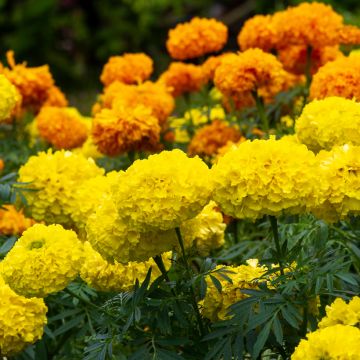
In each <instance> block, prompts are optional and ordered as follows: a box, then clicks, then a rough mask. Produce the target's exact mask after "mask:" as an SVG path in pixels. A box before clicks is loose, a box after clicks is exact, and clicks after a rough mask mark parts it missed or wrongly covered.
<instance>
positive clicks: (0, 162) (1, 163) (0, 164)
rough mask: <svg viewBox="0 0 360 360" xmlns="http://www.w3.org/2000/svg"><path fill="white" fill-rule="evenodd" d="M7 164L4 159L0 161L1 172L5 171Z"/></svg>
mask: <svg viewBox="0 0 360 360" xmlns="http://www.w3.org/2000/svg"><path fill="white" fill-rule="evenodd" d="M4 167H5V162H4V160H3V159H0V172H1V171H3V170H4Z"/></svg>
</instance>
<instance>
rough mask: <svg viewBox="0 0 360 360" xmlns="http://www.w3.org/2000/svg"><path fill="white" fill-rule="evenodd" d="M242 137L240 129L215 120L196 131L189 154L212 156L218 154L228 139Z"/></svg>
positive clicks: (237, 139) (236, 139) (232, 139)
mask: <svg viewBox="0 0 360 360" xmlns="http://www.w3.org/2000/svg"><path fill="white" fill-rule="evenodd" d="M240 138H241V133H240V131H239V130H238V129H236V128H235V127H232V126H229V125H227V124H226V123H225V122H224V121H220V120H214V121H213V122H212V123H211V124H209V125H206V126H204V127H202V128H201V129H199V130H198V131H197V132H196V133H195V135H194V137H193V138H192V139H191V142H190V144H189V148H188V154H189V155H190V156H195V155H199V156H201V157H207V156H209V157H211V156H214V155H216V153H217V152H218V150H219V149H220V148H222V147H223V146H225V145H226V144H227V142H228V141H232V142H237V141H239V140H240Z"/></svg>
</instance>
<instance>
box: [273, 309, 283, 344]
mask: <svg viewBox="0 0 360 360" xmlns="http://www.w3.org/2000/svg"><path fill="white" fill-rule="evenodd" d="M272 330H273V332H274V335H275V338H276V341H277V342H278V343H279V345H282V343H283V339H284V334H283V331H282V327H281V323H280V320H279V318H278V317H277V316H275V317H274V320H273V326H272Z"/></svg>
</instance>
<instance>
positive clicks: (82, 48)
mask: <svg viewBox="0 0 360 360" xmlns="http://www.w3.org/2000/svg"><path fill="white" fill-rule="evenodd" d="M301 2H303V1H296V0H289V1H285V0H247V1H241V0H221V1H212V0H101V1H100V0H98V1H96V0H0V50H1V51H0V54H1V56H0V58H1V61H4V60H5V52H6V51H7V50H9V49H13V50H14V51H15V56H16V61H17V62H22V61H27V63H28V64H29V65H30V66H38V65H42V64H49V65H50V68H51V71H52V73H53V75H54V77H55V80H56V83H57V84H58V85H59V86H60V87H61V88H62V89H63V90H64V91H65V92H66V93H67V95H68V96H69V98H70V102H72V103H74V102H75V103H76V105H78V106H80V108H82V106H81V103H89V102H91V101H93V100H94V99H95V96H96V93H97V92H99V91H100V89H101V85H100V82H99V76H100V73H101V69H102V66H103V64H104V63H105V62H106V61H107V59H108V58H109V56H111V55H119V54H121V53H123V52H138V51H142V52H145V53H147V54H149V55H150V56H152V58H153V59H154V61H155V75H156V74H157V73H159V72H161V71H162V70H164V68H165V67H166V66H167V64H168V62H169V58H168V56H167V53H166V48H165V41H166V37H167V32H168V30H169V28H171V27H173V26H175V25H176V24H177V23H178V22H182V21H186V20H189V19H190V18H191V17H193V16H205V17H216V18H218V19H220V20H222V21H223V22H225V23H226V24H227V25H228V26H229V28H230V40H229V43H228V48H229V49H236V48H237V45H236V35H237V34H238V32H239V29H240V28H241V26H242V24H243V22H244V21H245V20H246V19H247V18H249V17H251V16H252V15H254V14H256V13H261V14H264V13H272V12H274V11H276V10H279V9H283V8H284V7H287V6H288V5H295V4H298V3H301ZM322 2H325V3H329V4H331V5H332V6H333V7H334V8H335V9H336V10H337V11H338V12H340V13H342V14H343V15H344V17H345V20H346V22H347V23H350V24H357V25H360V1H359V0H330V1H322Z"/></svg>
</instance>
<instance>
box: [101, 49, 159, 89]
mask: <svg viewBox="0 0 360 360" xmlns="http://www.w3.org/2000/svg"><path fill="white" fill-rule="evenodd" d="M153 67H154V65H153V61H152V59H151V58H150V57H149V56H147V55H145V54H143V53H138V54H124V55H122V56H111V57H110V59H109V61H108V62H107V63H106V64H105V66H104V68H103V71H102V73H101V76H100V80H101V82H102V83H103V84H104V85H105V86H108V85H110V84H111V83H112V82H114V81H120V82H122V83H125V84H138V83H141V82H143V81H145V80H147V79H148V78H149V77H150V75H151V73H152V72H153Z"/></svg>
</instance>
